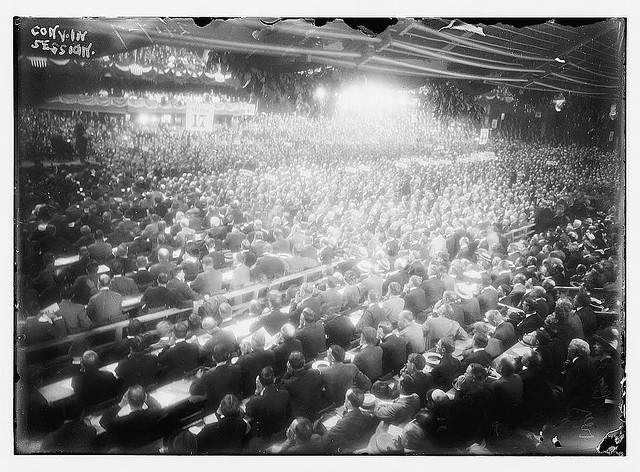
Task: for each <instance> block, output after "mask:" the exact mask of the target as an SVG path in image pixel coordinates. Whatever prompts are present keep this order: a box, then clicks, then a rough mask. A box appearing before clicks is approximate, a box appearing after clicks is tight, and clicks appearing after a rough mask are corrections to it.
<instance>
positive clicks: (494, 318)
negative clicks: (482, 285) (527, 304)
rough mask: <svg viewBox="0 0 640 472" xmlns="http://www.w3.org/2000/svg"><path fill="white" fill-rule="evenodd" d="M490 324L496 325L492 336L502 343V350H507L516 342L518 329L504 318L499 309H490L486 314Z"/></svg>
mask: <svg viewBox="0 0 640 472" xmlns="http://www.w3.org/2000/svg"><path fill="white" fill-rule="evenodd" d="M485 319H486V320H487V322H488V323H489V324H491V325H492V326H495V328H496V329H495V331H494V332H493V334H492V335H491V337H492V338H494V339H498V340H499V341H500V342H501V343H502V350H503V351H504V350H507V349H509V348H510V347H511V346H513V345H514V344H515V342H516V331H515V328H514V327H513V324H512V323H509V322H508V321H506V320H505V319H504V317H503V316H502V314H501V313H500V312H499V311H498V310H489V311H488V312H487V314H486V315H485Z"/></svg>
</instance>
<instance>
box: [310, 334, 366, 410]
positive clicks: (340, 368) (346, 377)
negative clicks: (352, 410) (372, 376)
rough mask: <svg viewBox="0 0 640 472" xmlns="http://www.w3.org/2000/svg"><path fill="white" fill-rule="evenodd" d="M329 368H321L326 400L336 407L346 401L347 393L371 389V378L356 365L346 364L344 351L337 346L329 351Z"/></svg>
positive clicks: (333, 346)
mask: <svg viewBox="0 0 640 472" xmlns="http://www.w3.org/2000/svg"><path fill="white" fill-rule="evenodd" d="M327 360H329V363H330V364H331V365H329V366H328V367H321V368H320V373H321V374H322V385H323V387H324V398H325V399H326V400H327V401H328V402H329V403H333V404H334V405H339V404H341V403H342V401H343V399H344V394H345V393H346V391H347V390H348V389H349V388H351V387H353V386H356V387H358V388H361V389H362V390H364V391H368V390H369V389H370V388H371V381H370V380H369V378H368V377H367V376H366V375H364V374H363V373H362V372H360V369H358V367H357V366H355V365H354V364H345V363H344V349H343V348H342V347H340V346H338V345H337V344H334V345H332V346H331V347H330V348H329V350H328V351H327Z"/></svg>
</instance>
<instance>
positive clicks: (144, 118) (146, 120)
mask: <svg viewBox="0 0 640 472" xmlns="http://www.w3.org/2000/svg"><path fill="white" fill-rule="evenodd" d="M149 119H150V118H149V115H147V114H146V113H140V114H139V115H138V123H140V124H141V125H146V124H147V123H149Z"/></svg>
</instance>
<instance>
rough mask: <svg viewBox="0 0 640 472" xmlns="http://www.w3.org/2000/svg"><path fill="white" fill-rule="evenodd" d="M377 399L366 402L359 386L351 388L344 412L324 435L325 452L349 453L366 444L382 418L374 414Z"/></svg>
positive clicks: (347, 395)
mask: <svg viewBox="0 0 640 472" xmlns="http://www.w3.org/2000/svg"><path fill="white" fill-rule="evenodd" d="M374 405H375V400H369V401H368V402H367V403H366V404H365V395H364V392H363V391H362V390H360V389H359V388H356V387H354V388H350V389H348V390H347V392H346V394H345V396H344V414H343V415H342V417H341V418H340V419H339V420H338V422H337V423H336V424H335V426H334V427H333V428H331V430H329V432H328V433H327V434H326V435H325V436H324V437H323V443H324V452H325V453H329V454H348V453H351V452H353V451H355V450H357V449H359V448H361V447H363V446H365V445H366V443H367V441H368V439H369V438H370V437H371V435H372V434H373V433H374V431H375V429H376V426H377V425H378V423H379V422H380V419H379V418H377V417H376V416H374V414H373V411H372V408H373V406H374Z"/></svg>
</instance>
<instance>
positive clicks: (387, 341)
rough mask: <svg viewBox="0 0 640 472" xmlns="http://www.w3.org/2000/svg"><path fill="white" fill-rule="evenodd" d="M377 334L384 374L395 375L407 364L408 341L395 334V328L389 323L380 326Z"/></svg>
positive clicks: (384, 322) (385, 322)
mask: <svg viewBox="0 0 640 472" xmlns="http://www.w3.org/2000/svg"><path fill="white" fill-rule="evenodd" d="M377 334H378V339H380V347H381V348H382V372H383V374H388V373H393V374H394V375H395V374H397V373H398V372H400V370H401V369H402V367H404V364H405V362H407V340H406V339H402V338H399V337H398V336H396V335H395V334H393V327H392V326H391V323H389V322H388V321H383V322H382V323H380V324H379V325H378V332H377Z"/></svg>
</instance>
